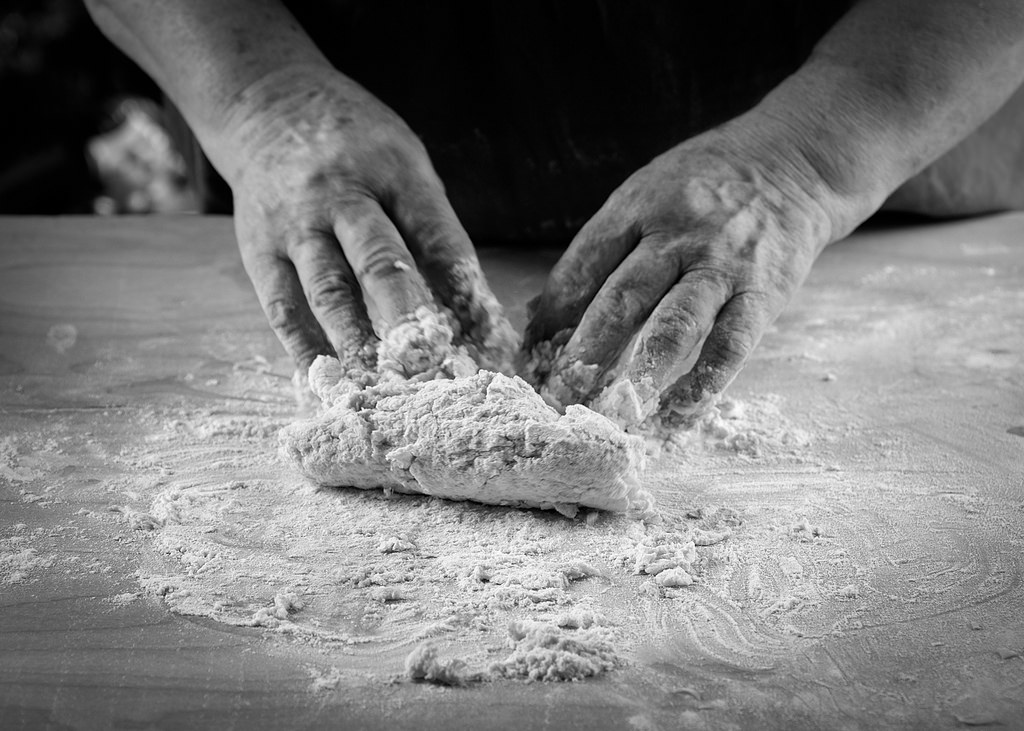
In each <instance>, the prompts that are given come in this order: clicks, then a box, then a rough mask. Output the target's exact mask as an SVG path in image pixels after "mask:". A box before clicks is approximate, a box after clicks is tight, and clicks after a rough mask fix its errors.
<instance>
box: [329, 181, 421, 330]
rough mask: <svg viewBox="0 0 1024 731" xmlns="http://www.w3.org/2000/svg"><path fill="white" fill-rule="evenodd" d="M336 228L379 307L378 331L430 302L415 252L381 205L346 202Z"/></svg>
mask: <svg viewBox="0 0 1024 731" xmlns="http://www.w3.org/2000/svg"><path fill="white" fill-rule="evenodd" d="M334 232H335V235H336V236H337V237H338V242H339V243H340V244H341V249H342V252H343V253H344V254H345V258H346V259H347V260H348V263H349V265H350V266H351V268H352V271H353V273H354V274H355V276H356V280H357V281H358V282H359V286H360V288H361V289H362V291H363V296H364V297H367V298H369V299H370V300H372V302H373V304H374V306H375V307H376V310H377V316H378V318H379V319H380V321H381V322H380V323H379V327H378V328H377V330H378V332H385V331H387V330H388V329H390V328H391V327H392V326H394V325H396V324H398V323H399V322H400V321H401V320H403V319H405V318H407V317H408V316H411V315H412V314H413V313H414V312H415V311H416V309H417V308H419V307H422V306H424V305H427V304H430V302H431V298H430V294H429V292H428V291H427V285H426V283H425V282H424V281H423V277H422V276H421V275H420V273H419V271H418V270H417V268H416V262H415V261H414V260H413V258H412V254H411V253H409V249H408V248H406V246H405V244H404V243H403V242H402V237H401V236H400V235H399V233H398V229H396V228H395V225H394V224H393V223H392V222H391V220H390V219H389V218H388V217H387V216H386V215H385V214H384V211H383V210H381V208H380V206H379V205H377V203H375V202H374V201H371V200H369V199H362V200H360V201H359V202H353V203H349V204H348V205H346V206H345V207H344V208H343V209H342V210H341V214H340V215H339V216H338V217H337V218H336V219H335V221H334Z"/></svg>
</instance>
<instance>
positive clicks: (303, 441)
mask: <svg viewBox="0 0 1024 731" xmlns="http://www.w3.org/2000/svg"><path fill="white" fill-rule="evenodd" d="M336 364H337V361H332V360H331V359H328V358H326V357H323V356H321V358H319V359H318V360H317V362H316V363H314V364H313V367H312V368H311V369H310V383H311V385H312V386H313V387H314V388H317V387H319V388H320V394H319V395H320V396H321V398H324V397H325V396H326V397H327V398H326V399H325V401H324V405H325V409H324V411H323V413H322V414H320V416H318V417H317V418H315V419H312V420H309V421H304V422H300V423H297V424H293V425H291V426H289V427H287V428H285V429H284V430H283V431H282V443H283V448H284V451H285V454H286V455H287V456H288V457H289V458H290V459H291V460H293V461H294V462H295V463H296V464H297V465H298V467H299V469H300V470H302V472H303V473H304V474H305V475H306V476H307V477H308V478H310V479H311V480H313V481H314V482H316V483H317V484H320V485H326V486H352V487H359V488H364V489H365V488H381V487H382V488H384V489H388V490H395V491H398V492H418V493H424V494H427V495H436V496H438V497H443V498H448V499H451V500H475V501H477V502H482V503H489V504H493V505H517V506H524V507H534V508H545V509H546V508H554V509H557V510H559V511H561V512H563V513H566V514H569V515H572V514H575V512H576V506H578V505H584V506H588V507H592V508H600V509H603V510H613V511H637V512H640V513H644V512H646V511H647V510H649V507H650V497H649V494H648V493H647V491H646V490H645V489H644V488H643V487H642V485H641V476H642V473H643V466H644V443H643V441H642V440H641V439H639V438H637V437H634V436H630V435H627V434H625V433H624V432H622V431H621V430H620V429H619V428H618V427H617V426H616V425H615V424H613V423H612V422H611V421H609V420H608V419H606V418H605V417H603V416H601V415H599V414H596V413H594V412H593V411H591V410H590V409H587V408H585V407H583V406H569V407H567V408H566V410H565V414H564V415H560V414H559V413H558V412H557V411H555V409H553V408H552V407H550V406H548V405H547V404H545V403H544V401H543V400H542V399H541V398H540V396H538V395H537V392H536V391H534V390H533V389H532V388H531V387H530V386H529V385H528V384H527V383H526V382H525V381H523V380H522V379H520V378H518V377H512V378H509V377H507V376H504V375H502V374H500V373H494V372H491V371H480V372H478V373H476V374H474V375H472V376H467V377H460V378H455V379H435V380H430V381H386V382H384V383H381V384H378V385H376V386H370V387H367V388H358V387H356V386H351V387H349V388H348V389H345V388H339V387H337V386H335V387H334V390H333V391H332V390H330V389H329V388H328V389H327V390H325V389H324V384H326V383H328V382H329V376H327V375H325V374H329V373H330V372H332V371H333V370H335V367H336ZM342 383H343V382H342Z"/></svg>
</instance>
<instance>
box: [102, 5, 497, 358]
mask: <svg viewBox="0 0 1024 731" xmlns="http://www.w3.org/2000/svg"><path fill="white" fill-rule="evenodd" d="M87 4H88V6H89V9H90V12H91V13H92V15H93V17H94V18H95V19H96V22H97V23H98V24H99V25H100V27H101V28H103V29H104V30H105V31H106V32H107V34H108V35H110V36H111V37H112V38H113V39H114V40H115V41H116V42H117V43H118V45H120V46H121V47H122V48H123V49H124V50H125V51H127V52H128V53H129V55H131V56H132V57H133V58H135V59H136V60H137V61H138V62H139V63H140V64H141V65H142V66H143V67H144V68H145V69H146V71H148V72H149V73H150V74H151V75H152V76H153V78H154V79H156V81H157V82H158V83H159V84H160V86H161V88H163V89H164V91H165V92H167V93H168V95H169V96H170V97H171V98H172V99H173V100H174V101H175V103H176V104H177V105H178V108H179V109H180V110H181V111H182V113H183V114H184V116H185V118H186V119H187V120H188V122H189V126H190V127H191V128H192V130H193V132H195V134H196V137H197V138H198V140H199V142H200V144H201V145H202V148H203V151H204V152H205V153H206V155H207V156H208V157H209V159H210V161H211V162H212V163H213V165H214V167H215V168H216V169H217V170H218V172H220V174H221V175H222V176H223V177H224V178H225V180H227V182H228V184H229V185H230V186H231V189H232V192H233V194H234V202H235V229H236V232H237V236H238V244H239V247H240V249H241V252H242V258H243V261H244V263H245V267H246V271H247V272H248V273H249V276H250V277H251V279H252V281H253V284H254V286H255V288H256V293H257V295H258V296H259V300H260V302H261V304H262V306H263V309H264V311H265V312H266V315H267V318H268V319H269V321H270V324H271V326H272V327H273V329H274V331H275V332H276V333H277V335H278V337H279V338H280V340H281V342H282V343H283V344H284V346H285V348H286V349H287V350H288V352H289V353H290V354H291V355H292V357H293V358H294V359H295V360H296V362H297V364H298V365H299V366H300V367H302V368H305V367H307V366H308V365H309V364H310V363H311V362H312V360H313V359H314V358H315V357H316V356H317V355H318V354H332V353H336V354H337V355H338V356H339V357H340V358H341V359H342V361H343V362H345V363H346V364H348V365H352V366H356V367H360V368H363V367H368V366H369V365H371V363H370V361H372V359H373V357H374V353H375V349H376V348H375V345H376V343H375V337H376V335H375V331H374V330H375V329H374V328H373V327H371V323H370V319H369V316H368V307H367V305H372V307H370V308H369V309H370V313H369V314H374V313H375V315H376V322H375V323H374V325H376V332H377V333H380V334H383V333H384V332H385V331H387V330H388V329H389V328H390V327H392V326H393V325H395V324H396V323H398V322H400V321H403V320H405V319H406V318H408V317H411V316H413V315H414V313H415V312H416V310H417V309H419V308H421V307H422V306H425V305H432V304H433V303H434V301H435V299H436V300H439V301H440V303H441V304H442V305H444V306H446V307H448V308H449V309H451V311H452V312H453V314H454V315H455V318H456V320H457V321H458V324H459V325H460V326H461V333H460V335H461V338H460V339H464V340H465V341H466V342H467V345H469V346H471V347H473V346H476V352H475V353H474V354H475V355H479V356H480V358H479V361H480V363H481V365H486V366H490V367H501V366H503V365H504V363H503V362H502V359H503V356H502V351H504V350H508V349H509V348H510V347H511V346H512V345H513V341H514V340H515V337H514V334H513V333H512V330H511V328H510V326H509V325H508V322H507V321H506V320H505V318H504V316H503V315H502V314H501V308H500V307H499V306H498V304H497V301H496V300H495V299H494V296H493V294H492V293H491V291H490V289H489V288H488V287H487V284H486V282H485V280H484V276H483V273H482V272H481V270H480V265H479V262H478V260H477V257H476V254H475V253H474V250H473V247H472V245H471V243H470V240H469V237H468V235H467V234H466V231H465V230H464V229H463V227H462V226H461V224H460V223H459V221H458V219H457V218H456V216H455V213H454V211H453V210H452V207H451V205H449V203H448V199H447V197H446V196H445V193H444V188H443V187H442V185H441V182H440V180H439V179H438V176H437V174H436V173H435V172H434V169H433V166H432V165H431V163H430V160H429V158H428V156H427V152H426V150H425V149H424V146H423V144H422V143H421V142H420V140H419V139H418V138H417V137H416V136H415V135H414V134H413V132H412V131H411V130H410V129H409V128H408V126H407V125H406V124H405V123H404V122H403V121H402V120H401V119H400V118H399V117H398V116H397V115H396V114H395V113H394V112H393V111H392V110H391V109H389V108H388V107H387V106H385V105H384V104H383V103H382V102H380V101H379V100H377V99H376V97H374V96H373V95H372V94H371V93H369V92H368V91H367V90H366V89H364V88H363V87H361V86H360V85H359V84H357V83H356V82H354V81H352V80H351V79H349V78H348V77H346V76H345V75H344V74H342V73H340V72H339V71H338V70H336V69H334V68H333V67H332V66H331V65H330V64H329V63H328V62H327V59H326V58H324V56H323V54H321V53H320V51H319V50H318V49H317V48H316V47H315V46H314V45H313V43H312V41H311V40H310V38H309V36H308V35H307V34H306V33H305V32H304V31H303V30H302V28H301V27H300V26H299V24H298V23H297V22H296V21H295V19H294V18H293V17H292V16H291V15H290V14H289V13H288V11H287V10H286V9H285V8H284V6H283V5H282V4H281V3H280V2H279V1H278V0H219V2H217V3H209V2H205V0H171V1H169V2H164V3H155V4H153V3H148V4H147V3H137V2H134V1H133V0H88V3H87ZM348 30H349V31H351V29H348ZM343 35H344V34H343V33H342V34H340V35H339V37H343ZM506 357H507V356H506Z"/></svg>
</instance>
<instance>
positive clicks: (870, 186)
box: [753, 0, 1024, 240]
mask: <svg viewBox="0 0 1024 731" xmlns="http://www.w3.org/2000/svg"><path fill="white" fill-rule="evenodd" d="M1022 80H1024V4H1022V3H1020V2H1019V0H988V1H987V2H964V1H962V0H864V2H861V3H859V4H858V5H857V6H856V7H855V8H854V9H853V10H852V11H851V12H850V13H849V14H848V15H847V16H846V17H844V18H843V20H841V21H840V22H839V23H838V24H837V25H836V27H835V28H834V29H833V30H832V31H831V32H830V33H829V34H828V35H827V36H826V37H825V38H824V39H822V41H821V42H820V43H819V44H818V46H817V47H816V49H815V51H814V53H813V54H812V56H811V58H810V59H809V60H808V61H807V63H806V64H805V65H804V66H803V67H802V68H801V69H800V70H799V71H798V72H797V73H795V74H794V75H793V76H791V77H790V78H789V79H787V80H786V81H785V82H783V83H782V84H781V85H780V86H779V87H777V88H776V89H775V90H774V91H773V92H772V93H771V94H769V95H768V96H767V97H766V98H765V99H764V100H763V101H762V102H761V104H759V105H758V107H757V108H755V110H754V112H753V113H754V114H755V115H756V116H757V118H758V120H759V121H760V123H761V127H760V129H759V131H758V134H760V135H762V136H763V138H764V142H765V144H768V145H771V144H773V141H774V139H777V138H778V136H779V135H781V136H782V137H784V138H787V139H793V138H796V139H797V140H799V142H800V144H798V145H797V146H796V147H797V150H798V155H799V157H800V158H802V159H799V160H795V161H794V162H793V168H794V169H795V170H796V171H797V172H796V174H797V175H798V176H804V177H807V178H808V179H809V180H810V182H809V183H808V185H810V186H811V187H814V185H818V186H819V187H823V188H824V191H823V192H822V195H821V197H822V199H823V200H829V199H830V201H831V202H830V203H829V204H828V205H829V206H830V207H831V209H832V210H830V211H829V213H830V216H831V218H832V230H833V233H832V236H831V240H835V239H837V238H840V237H842V236H844V235H846V234H847V233H848V232H849V231H850V230H851V229H852V228H853V227H855V226H856V225H857V224H859V223H860V222H861V221H863V220H864V219H865V218H867V216H869V215H870V214H871V213H873V212H874V210H876V209H877V208H878V207H879V206H880V205H881V204H882V202H883V201H884V200H885V198H886V197H887V196H888V195H889V194H891V193H892V192H893V191H894V190H895V189H896V188H897V187H898V186H899V185H900V184H902V183H903V182H904V181H906V180H907V179H909V178H910V177H912V176H913V175H914V174H916V173H917V172H919V171H920V170H921V169H923V168H924V167H925V166H926V165H928V164H929V163H930V162H932V161H933V160H935V159H936V158H938V157H939V156H940V155H942V154H943V153H944V152H946V151H947V150H949V149H950V148H951V147H952V146H953V145H955V144H956V143H957V142H959V141H960V140H961V139H963V138H964V137H965V136H967V135H968V134H969V133H970V132H971V131H972V130H973V129H974V128H975V127H977V126H978V125H979V124H981V123H982V122H983V121H984V120H985V119H986V118H988V117H989V116H990V115H991V114H993V113H994V112H995V111H996V110H997V109H998V108H999V107H1000V106H1001V105H1002V104H1003V103H1004V102H1005V101H1006V100H1007V99H1008V98H1009V97H1010V95H1011V94H1012V93H1013V91H1014V90H1015V89H1016V88H1017V87H1018V86H1020V84H1021V83H1022ZM765 120H769V122H768V123H767V124H765Z"/></svg>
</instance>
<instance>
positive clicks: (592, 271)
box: [528, 0, 1024, 421]
mask: <svg viewBox="0 0 1024 731" xmlns="http://www.w3.org/2000/svg"><path fill="white" fill-rule="evenodd" d="M1022 81H1024V8H1022V6H1021V3H1019V2H1016V1H1015V0H992V1H991V2H986V3H983V4H965V3H962V2H958V0H890V1H888V2H883V1H882V0H864V1H863V2H859V3H856V4H854V6H853V8H852V9H851V10H850V12H849V13H848V14H847V15H846V16H844V17H843V18H842V20H841V21H840V22H839V23H838V24H837V25H836V26H835V27H834V28H833V29H832V30H831V31H830V32H829V33H828V34H827V35H826V36H825V37H824V38H823V39H822V40H821V41H820V42H819V43H818V45H817V47H816V48H815V49H814V52H813V53H812V55H811V57H810V58H809V59H808V60H807V62H806V63H805V64H804V65H803V66H802V67H801V68H800V69H799V70H798V71H797V72H796V73H795V74H793V75H792V76H790V77H788V78H787V79H785V80H784V81H783V82H782V83H781V84H780V85H779V86H777V87H776V88H775V89H774V90H772V92H770V93H769V94H768V95H767V96H766V97H765V98H764V99H763V100H762V101H761V102H760V103H759V104H758V105H757V106H755V107H754V108H753V109H752V110H750V111H749V112H747V113H746V114H743V115H741V116H740V117H738V118H736V119H734V120H732V121H731V122H729V123H728V124H726V125H724V126H722V127H720V128H718V129H715V130H712V131H711V132H708V133H705V134H703V135H699V136H697V137H695V138H693V139H691V140H688V141H687V142H684V143H683V144H681V145H679V146H678V147H675V148H673V149H671V150H669V151H668V152H666V153H664V154H663V155H661V156H660V157H658V158H657V159H655V160H654V161H653V162H652V163H650V164H649V165H647V166H646V167H644V168H643V169H641V170H640V171H639V172H637V173H636V174H635V175H633V176H632V177H631V178H630V179H629V180H627V181H626V182H625V183H624V184H623V185H622V186H621V187H620V188H619V189H618V190H617V191H615V192H614V193H613V194H612V196H611V198H610V199H609V200H608V202H607V203H606V204H605V206H604V207H603V208H602V209H601V210H600V211H599V212H598V213H597V215H596V216H594V217H593V218H592V219H591V220H590V221H589V222H588V223H587V224H586V225H585V226H584V227H583V229H582V230H581V231H580V233H579V235H578V236H577V237H576V239H575V240H574V241H573V243H572V245H571V246H570V248H569V251H568V252H567V253H566V254H565V256H564V257H563V258H562V259H561V260H560V261H559V263H558V264H557V265H556V267H555V269H554V271H553V272H552V275H551V279H550V281H549V282H548V283H547V286H546V287H545V289H544V292H543V294H542V295H541V297H540V299H539V301H538V304H537V306H536V310H535V314H534V319H533V321H532V323H531V325H530V328H529V332H528V340H529V341H530V342H529V344H534V345H537V344H538V343H539V344H540V347H537V348H536V351H535V356H537V357H535V358H534V363H542V364H544V365H550V366H551V370H550V373H549V374H548V376H547V382H546V385H545V388H546V390H547V393H548V394H549V395H550V396H551V398H552V399H554V400H557V401H560V402H562V403H570V402H574V401H589V400H592V399H594V398H595V397H596V398H597V403H595V406H596V407H597V408H599V409H600V410H602V411H605V412H606V413H608V412H610V411H611V412H615V414H614V415H615V416H617V417H619V418H620V419H621V420H623V421H635V420H638V419H643V418H646V417H647V416H649V415H650V414H651V413H652V412H654V411H655V410H656V409H659V407H660V409H661V412H662V414H663V415H669V416H671V415H672V414H673V413H674V414H676V415H682V416H683V417H684V418H685V417H687V416H689V415H692V414H693V413H695V412H698V411H699V407H700V406H701V405H703V404H705V403H707V402H708V401H710V400H711V399H713V398H714V397H715V395H717V394H718V393H720V392H721V390H722V389H723V388H725V387H726V386H727V385H728V384H729V382H730V381H731V380H732V378H733V377H734V376H735V375H736V373H737V372H738V371H739V369H740V368H741V367H742V365H743V363H744V362H745V361H746V359H747V358H748V357H749V355H750V353H751V351H752V350H753V348H754V347H755V345H756V344H757V342H758V340H759V339H760V337H761V335H762V334H763V333H764V330H765V328H766V327H767V326H768V325H769V323H771V321H772V320H773V319H774V318H775V317H776V316H777V315H778V314H779V312H780V311H781V310H782V308H783V307H784V306H785V304H786V302H787V301H788V300H789V299H790V297H791V296H792V294H793V293H794V291H795V290H796V288H797V286H798V285H799V284H800V282H801V281H802V280H803V279H804V277H805V276H806V275H807V273H808V270H809V269H810V267H811V264H812V263H813V261H814V259H815V257H816V255H817V254H818V253H819V252H820V251H821V249H822V248H823V247H825V246H826V245H828V244H830V243H832V242H833V241H836V240H838V239H840V238H842V237H844V236H846V235H847V234H848V233H850V231H852V230H853V229H854V228H855V227H856V226H857V225H859V224H860V223H861V222H862V221H864V220H865V219H866V218H867V217H868V216H870V215H871V214H872V213H873V212H874V211H876V210H878V208H879V207H880V206H881V205H882V204H883V203H884V202H885V200H886V198H887V197H888V196H890V195H891V194H892V193H893V191H895V190H896V189H897V188H899V186H900V185H902V184H903V183H904V182H905V181H907V180H909V179H911V178H912V177H913V176H915V175H916V174H917V173H919V172H920V171H921V170H922V169H923V168H924V167H926V166H927V165H928V164H929V163H931V162H932V161H934V160H935V159H936V158H938V157H939V156H940V155H942V154H943V153H944V152H946V151H947V150H949V149H950V148H951V147H952V146H953V145H954V144H956V142H957V141H959V140H961V139H963V138H964V137H965V136H966V135H967V134H969V133H970V132H971V131H972V130H973V129H974V128H975V127H977V125H978V124H980V123H981V121H982V120H984V119H985V118H986V117H987V116H988V115H991V114H992V113H993V112H994V111H995V110H997V109H999V107H1000V106H1001V105H1002V104H1004V103H1005V102H1006V100H1007V99H1008V98H1009V97H1010V95H1011V94H1012V93H1013V91H1014V90H1015V89H1017V88H1019V87H1020V86H1021V84H1022ZM565 332H571V336H570V337H569V339H568V342H567V343H565V347H564V349H563V350H562V351H561V355H560V357H558V358H557V359H556V360H555V362H554V363H553V364H551V363H548V362H547V361H548V359H549V357H550V355H551V353H552V352H556V353H557V350H555V349H553V348H551V347H545V346H544V345H543V344H544V342H545V341H546V340H548V339H556V338H559V337H560V336H561V335H562V334H564V333H565ZM634 338H635V341H634ZM552 342H553V343H554V342H556V340H553V341H552ZM620 354H624V363H623V364H622V365H623V374H624V375H623V377H622V378H621V379H620V380H617V381H615V382H614V383H612V384H611V387H610V388H609V389H607V390H604V391H602V389H603V388H604V386H605V385H606V383H605V381H606V380H607V377H606V376H607V374H608V372H609V368H610V367H612V366H613V365H615V364H616V363H617V359H618V358H619V356H620ZM541 356H543V357H541ZM694 359H695V363H694V365H693V367H692V368H688V366H689V364H690V363H691V362H693V361H694ZM538 371H540V369H538ZM538 375H540V376H542V377H543V376H544V373H543V372H542V371H541V372H539V373H538ZM627 406H628V408H627Z"/></svg>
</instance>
